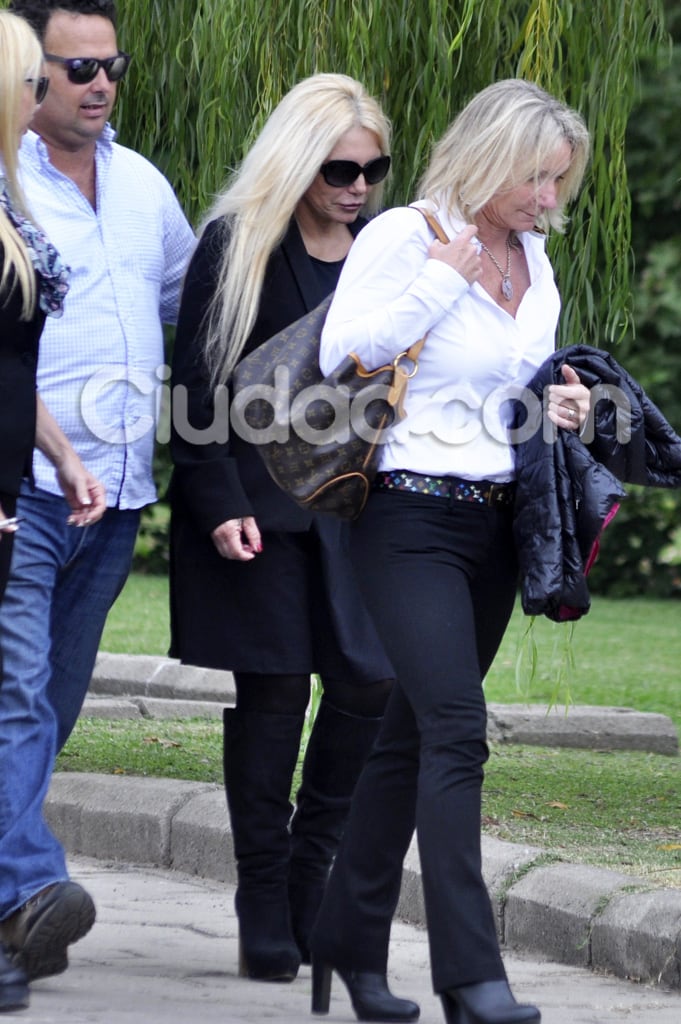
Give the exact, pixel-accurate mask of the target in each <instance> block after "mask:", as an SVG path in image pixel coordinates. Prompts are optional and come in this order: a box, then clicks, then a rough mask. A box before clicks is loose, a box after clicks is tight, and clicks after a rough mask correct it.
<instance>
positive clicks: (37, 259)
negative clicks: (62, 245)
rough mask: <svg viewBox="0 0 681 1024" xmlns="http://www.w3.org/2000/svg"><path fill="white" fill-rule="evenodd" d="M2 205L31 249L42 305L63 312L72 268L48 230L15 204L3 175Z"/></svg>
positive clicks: (54, 312)
mask: <svg viewBox="0 0 681 1024" xmlns="http://www.w3.org/2000/svg"><path fill="white" fill-rule="evenodd" d="M0 208H2V209H3V210H4V211H5V213H6V214H7V216H8V218H9V220H10V221H11V223H12V224H13V225H14V227H15V228H16V230H17V231H18V233H19V235H20V236H21V238H22V239H23V242H24V244H25V246H26V248H27V249H28V254H29V256H30V258H31V263H32V264H33V266H34V267H35V270H36V272H37V274H38V282H39V297H38V302H39V304H40V308H41V309H42V311H43V313H46V314H47V316H61V315H62V313H63V312H64V296H65V295H66V293H67V291H68V290H69V285H68V277H69V268H68V267H67V266H65V265H64V263H63V262H62V259H61V256H60V255H59V253H58V252H57V250H56V249H55V247H54V246H53V245H52V243H51V242H48V240H47V237H46V235H45V233H44V232H43V231H41V230H40V228H38V227H36V225H35V224H34V223H33V221H31V220H29V219H28V217H24V216H23V214H21V213H19V212H18V211H17V210H16V209H15V208H14V207H13V206H12V200H11V199H10V196H9V192H8V190H7V183H6V182H5V180H4V179H3V178H0Z"/></svg>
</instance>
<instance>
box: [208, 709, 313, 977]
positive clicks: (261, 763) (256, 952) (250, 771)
mask: <svg viewBox="0 0 681 1024" xmlns="http://www.w3.org/2000/svg"><path fill="white" fill-rule="evenodd" d="M303 718H304V716H303V715H302V714H301V715H279V714H268V713H264V712H258V711H240V710H238V709H232V708H226V709H225V711H224V715H223V724H224V771H225V787H226V791H227V804H228V807H229V814H230V819H231V825H232V836H233V840H234V855H235V857H236V862H237V877H238V884H237V891H236V897H235V900H234V904H235V908H236V913H237V917H238V919H239V974H240V975H241V976H242V977H248V978H253V979H256V980H259V981H293V979H294V978H295V976H296V974H297V973H298V967H299V966H300V954H299V952H298V947H297V946H296V943H295V940H294V938H293V932H292V930H291V916H290V911H289V901H288V866H289V833H288V823H289V819H290V816H291V811H292V807H291V804H290V802H289V793H290V787H291V779H292V776H293V771H294V768H295V765H296V761H297V757H298V749H299V744H300V733H301V730H302V725H303Z"/></svg>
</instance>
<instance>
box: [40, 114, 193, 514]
mask: <svg viewBox="0 0 681 1024" xmlns="http://www.w3.org/2000/svg"><path fill="white" fill-rule="evenodd" d="M114 138H115V132H114V131H113V129H112V128H111V127H110V126H109V125H107V127H106V129H105V130H104V132H103V134H102V136H101V138H100V140H99V141H98V143H97V149H96V157H95V159H96V171H97V209H96V210H94V209H93V208H92V206H91V205H90V203H89V202H88V200H87V199H86V198H85V196H84V195H83V194H82V193H81V191H80V190H79V189H78V188H77V186H76V185H75V184H74V182H73V181H71V179H70V178H68V177H66V176H65V175H64V174H62V173H61V172H60V171H58V170H56V169H55V168H54V167H53V166H52V164H51V163H50V160H49V156H48V153H47V147H46V146H45V144H44V142H43V141H42V139H40V138H39V137H38V136H37V135H36V134H35V133H34V132H28V133H27V134H26V135H25V137H24V141H23V144H22V148H21V173H22V183H23V185H24V189H25V192H26V196H27V199H28V203H29V206H30V208H31V212H32V213H33V215H34V217H35V219H36V221H37V222H38V223H39V224H40V226H41V227H42V228H43V229H44V230H45V232H46V233H47V236H48V238H49V239H50V241H51V242H52V243H53V244H54V245H55V246H56V247H57V249H58V250H59V252H60V253H61V256H62V258H63V260H64V262H65V263H66V264H67V265H68V266H69V267H70V268H71V276H70V279H69V285H70V288H69V292H68V295H67V297H66V302H65V306H64V316H63V317H62V318H61V319H60V320H53V319H51V318H50V319H48V321H47V323H46V326H45V330H44V332H43V335H42V338H41V341H40V358H39V362H38V390H39V392H40V396H41V398H42V399H43V401H44V402H45V404H46V406H47V407H48V409H49V410H50V412H51V413H52V415H53V416H54V417H55V419H56V420H57V422H58V423H59V425H60V426H61V428H62V429H63V430H64V432H65V433H66V434H67V436H68V438H69V440H70V441H71V443H72V444H73V446H74V448H75V449H76V451H77V452H78V454H79V455H80V457H81V459H82V460H83V462H84V464H85V465H86V467H87V468H88V469H89V470H90V472H92V473H94V475H95V476H96V477H98V478H99V480H101V481H102V483H103V484H104V486H105V487H106V494H107V504H108V505H109V506H110V507H118V508H121V509H134V508H141V507H142V506H143V505H147V504H148V503H149V502H151V501H154V500H155V498H156V488H155V486H154V481H153V477H152V458H153V451H154V441H155V435H156V423H157V420H158V409H159V405H160V396H161V394H162V390H163V385H164V383H165V381H166V368H165V360H164V348H163V324H164V323H166V324H173V323H175V321H176V318H177V311H178V306H179V299H180V291H181V287H182V281H183V278H184V272H185V269H186V266H187V263H188V261H189V258H190V256H191V253H192V251H193V248H194V242H195V239H194V234H193V232H192V230H191V228H190V226H189V224H188V223H187V220H186V218H185V216H184V214H183V213H182V210H181V208H180V205H179V203H178V201H177V199H176V197H175V194H174V192H173V190H172V188H171V187H170V185H169V183H168V182H167V180H166V179H165V178H164V177H163V175H162V174H161V173H160V172H159V171H158V170H157V169H156V168H155V167H154V166H153V165H152V164H151V163H149V161H148V160H145V159H144V157H142V156H140V155H139V154H138V153H135V152H133V151H132V150H130V149H126V148H124V147H123V146H119V145H118V144H117V143H114ZM34 472H35V479H36V484H37V486H38V487H40V488H41V489H43V490H46V491H50V492H51V493H53V494H61V489H60V487H59V485H58V483H57V480H56V476H55V472H54V468H53V466H52V464H51V463H50V462H48V460H47V459H46V458H45V457H44V456H43V455H41V454H40V453H39V452H36V454H35V459H34Z"/></svg>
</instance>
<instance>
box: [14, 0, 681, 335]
mask: <svg viewBox="0 0 681 1024" xmlns="http://www.w3.org/2000/svg"><path fill="white" fill-rule="evenodd" d="M4 6H7V0H0V7H4ZM118 10H119V42H120V45H121V47H122V48H123V49H125V50H127V51H128V52H130V53H132V54H133V57H134V60H133V63H132V65H131V69H130V72H129V75H128V78H127V80H126V81H125V83H124V85H123V86H122V87H121V89H120V93H119V99H118V105H117V110H116V114H115V123H116V126H117V128H118V130H119V138H120V140H121V141H122V142H123V143H124V144H126V145H129V146H132V147H133V148H135V149H138V150H139V151H140V152H142V153H144V154H145V155H146V156H148V157H149V158H150V159H151V160H153V161H154V163H156V164H157V165H158V166H159V167H160V168H161V169H162V170H163V171H164V173H165V174H166V175H167V176H168V178H169V179H170V180H171V182H172V183H173V185H174V186H175V188H176V190H177V192H178V195H179V197H180V200H181V201H182V203H183V205H184V207H185V209H186V211H187V213H188V216H189V217H190V219H191V220H192V221H193V222H195V223H196V222H197V221H198V220H199V219H200V217H201V215H202V214H203V213H204V212H205V211H206V209H207V208H208V206H209V204H210V201H211V199H212V197H213V195H214V194H215V193H216V192H217V191H218V190H219V189H220V188H221V186H222V185H223V183H224V181H225V179H226V177H227V176H228V174H229V172H230V170H231V169H232V168H234V167H235V166H236V165H237V164H238V162H239V161H240V159H241V158H242V157H243V155H244V152H245V151H246V149H247V148H248V146H249V145H250V143H251V142H252V140H253V138H254V137H255V135H256V134H257V133H258V132H259V130H260V128H261V126H262V124H263V122H264V120H265V118H266V117H267V115H268V114H269V112H270V111H271V110H272V108H273V107H274V106H275V105H276V104H277V103H278V102H279V100H280V99H281V97H282V96H283V95H284V93H285V92H287V91H288V89H290V88H291V86H292V85H293V84H294V83H295V82H296V81H298V80H299V79H301V78H303V77H305V76H307V75H310V74H313V73H314V72H317V71H341V72H345V73H346V74H349V75H352V76H353V77H355V78H359V79H360V80H361V81H362V82H364V84H365V85H366V87H367V88H368V89H369V90H370V91H371V92H372V93H373V94H374V95H375V96H377V97H378V98H379V99H380V100H381V102H382V103H383V105H384V107H385V109H386V111H387V113H388V115H389V116H390V118H391V119H392V121H393V125H394V146H393V156H394V173H393V175H392V184H391V186H390V188H389V190H388V193H387V196H386V201H387V203H388V204H389V205H394V204H396V203H404V202H407V201H408V200H409V199H410V198H411V197H412V195H413V192H414V187H415V184H416V182H417V181H418V179H419V177H420V175H421V173H422V171H423V169H424V167H425V164H426V162H427V160H428V156H429V153H430V149H431V145H432V143H433V141H434V140H435V139H436V138H438V137H439V136H440V135H441V134H442V132H443V131H444V129H445V128H446V126H447V125H448V124H449V122H450V121H451V120H452V117H453V116H454V115H455V113H456V112H457V111H458V110H459V109H460V107H461V106H463V104H464V103H465V102H466V101H467V100H468V99H469V98H470V97H471V96H472V95H473V93H475V92H477V91H478V90H479V89H481V88H483V87H484V86H485V85H488V84H489V83H490V82H492V81H494V80H496V79H499V78H505V77H516V76H520V77H526V78H528V79H531V80H533V81H536V82H537V83H538V84H540V85H542V86H543V87H544V88H546V89H548V90H549V91H550V92H553V93H555V94H556V95H557V96H559V97H560V98H561V99H564V100H566V101H567V102H568V103H570V104H571V105H572V106H574V107H576V108H577V109H578V110H580V111H581V113H582V114H583V115H584V117H585V119H586V120H587V123H588V125H589V128H590V130H591V133H592V138H593V159H592V164H591V171H590V174H589V177H588V179H587V181H586V183H585V187H584V189H583V192H582V195H581V197H580V199H579V201H578V202H577V203H576V204H575V206H574V208H573V210H572V218H571V224H570V227H569V230H568V233H567V235H566V236H565V237H564V238H556V239H553V240H552V242H551V247H552V252H551V255H552V258H553V260H554V265H555V267H556V274H557V277H558V281H559V285H560V289H561V292H562V295H563V302H564V309H563V316H562V319H561V329H560V330H561V336H560V341H561V342H562V343H566V342H577V341H585V342H587V343H590V344H595V345H598V344H601V343H604V342H606V341H607V342H612V341H616V340H618V339H619V338H620V337H621V336H623V335H624V333H625V332H626V330H627V328H628V326H629V325H630V321H631V301H630V285H629V281H630V273H631V218H630V196H629V191H628V187H627V174H626V167H625V161H624V140H625V129H626V124H627V119H628V117H629V113H630V111H631V108H632V105H633V103H634V101H635V98H636V81H637V69H638V64H639V61H640V60H641V59H642V58H643V57H644V56H649V55H651V54H654V53H655V52H657V51H659V50H661V49H664V48H665V47H667V46H668V40H667V35H666V33H665V29H664V13H663V12H664V4H663V0H599V2H598V3H596V4H585V3H578V2H575V3H571V2H569V0H504V2H503V3H502V2H501V0H425V2H423V0H422V2H421V3H419V4H414V3H413V0H257V2H256V0H238V2H237V0H173V2H172V3H169V2H168V0H118Z"/></svg>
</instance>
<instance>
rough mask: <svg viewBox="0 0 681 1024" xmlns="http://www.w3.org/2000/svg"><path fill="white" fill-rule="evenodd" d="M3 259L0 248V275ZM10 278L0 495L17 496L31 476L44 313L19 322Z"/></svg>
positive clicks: (3, 314) (0, 306) (3, 321)
mask: <svg viewBox="0 0 681 1024" xmlns="http://www.w3.org/2000/svg"><path fill="white" fill-rule="evenodd" d="M3 260H4V254H3V250H2V246H0V274H2V267H3ZM13 283H16V278H15V277H14V275H13V274H10V275H9V279H8V281H7V283H6V285H5V286H4V287H3V290H2V292H0V493H2V494H9V495H13V496H16V495H17V494H18V493H19V487H20V485H21V481H22V479H23V478H24V477H30V476H31V473H32V462H33V445H34V441H35V417H36V390H35V389H36V371H37V366H38V341H39V339H40V335H41V333H42V329H43V324H44V322H45V314H44V313H43V312H42V311H41V310H40V308H39V307H38V306H37V305H36V309H35V311H34V312H33V315H32V316H31V318H30V320H21V319H20V316H21V292H20V291H19V288H18V286H17V287H15V288H14V289H12V284H13Z"/></svg>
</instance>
